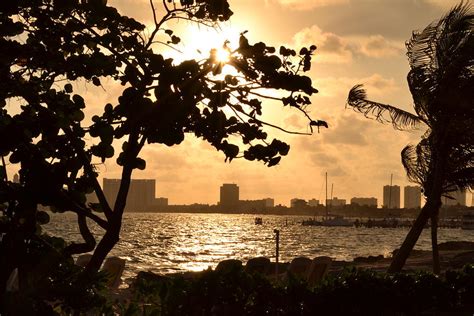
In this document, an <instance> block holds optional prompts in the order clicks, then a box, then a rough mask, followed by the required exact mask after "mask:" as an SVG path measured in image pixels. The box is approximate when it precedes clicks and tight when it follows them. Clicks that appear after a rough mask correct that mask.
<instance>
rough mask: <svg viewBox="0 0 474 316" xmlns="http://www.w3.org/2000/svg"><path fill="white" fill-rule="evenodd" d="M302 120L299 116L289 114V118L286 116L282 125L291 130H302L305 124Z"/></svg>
mask: <svg viewBox="0 0 474 316" xmlns="http://www.w3.org/2000/svg"><path fill="white" fill-rule="evenodd" d="M303 120H304V119H303V118H302V117H301V115H297V114H291V115H290V116H288V117H287V118H285V119H284V120H283V123H284V124H285V127H286V128H292V129H293V128H294V129H297V130H303V128H304V127H305V123H306V122H304V121H303Z"/></svg>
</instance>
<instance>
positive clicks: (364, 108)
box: [347, 84, 424, 130]
mask: <svg viewBox="0 0 474 316" xmlns="http://www.w3.org/2000/svg"><path fill="white" fill-rule="evenodd" d="M347 105H348V106H351V107H352V108H353V109H354V110H355V111H356V112H359V113H362V114H364V116H365V117H367V118H371V119H375V120H376V121H378V122H380V123H390V124H392V125H393V127H394V128H395V129H398V130H413V129H417V128H419V127H420V126H421V125H423V123H424V122H423V120H422V119H421V118H420V117H418V116H417V115H415V114H412V113H410V112H407V111H404V110H401V109H399V108H396V107H394V106H391V105H388V104H382V103H377V102H373V101H370V100H367V94H366V92H365V89H364V88H363V85H361V84H358V85H356V86H354V87H353V88H352V89H351V90H350V91H349V95H348V97H347Z"/></svg>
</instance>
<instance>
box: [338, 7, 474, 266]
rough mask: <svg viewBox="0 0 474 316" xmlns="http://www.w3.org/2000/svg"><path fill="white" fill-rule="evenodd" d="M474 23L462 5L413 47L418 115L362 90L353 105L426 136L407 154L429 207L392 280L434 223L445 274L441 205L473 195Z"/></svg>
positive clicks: (353, 95) (411, 77)
mask: <svg viewBox="0 0 474 316" xmlns="http://www.w3.org/2000/svg"><path fill="white" fill-rule="evenodd" d="M473 17H474V15H473V12H472V10H471V6H470V5H469V3H463V2H461V3H460V4H458V5H457V6H456V7H454V8H453V9H451V10H450V11H449V12H448V14H447V15H445V16H444V17H443V18H441V19H440V20H439V21H436V22H433V23H431V24H430V25H428V26H427V27H426V28H425V29H424V30H423V31H421V32H414V33H413V35H412V38H411V39H410V40H409V41H408V42H407V44H406V47H407V56H408V60H409V64H410V67H411V70H410V71H409V73H408V77H407V80H408V85H409V88H410V92H411V94H412V96H413V101H414V112H415V114H414V113H410V112H406V111H403V110H401V109H399V108H397V107H393V106H391V105H386V104H382V103H377V102H373V101H370V100H368V99H367V96H366V92H365V90H364V89H363V87H362V85H356V86H355V87H353V88H352V89H351V91H350V92H349V96H348V100H347V104H348V106H351V107H352V108H353V109H354V110H356V111H358V112H360V113H362V114H364V115H365V116H366V117H369V118H374V119H376V120H377V121H379V122H382V123H384V122H389V123H391V124H392V125H393V126H394V127H395V128H396V129H399V130H410V129H416V128H420V127H424V128H426V132H425V134H424V135H423V136H422V139H421V141H420V143H419V144H418V145H416V146H412V145H408V146H406V147H405V148H404V149H403V151H402V153H401V156H402V163H403V166H404V167H405V169H406V171H407V175H408V178H409V179H410V180H411V181H413V182H416V183H418V184H419V185H420V186H421V187H422V188H423V194H424V196H425V198H426V203H425V205H424V206H423V208H422V209H421V211H420V214H419V215H418V217H417V219H416V220H415V222H414V224H413V226H412V228H411V230H410V231H409V233H408V235H407V236H406V238H405V240H404V242H403V244H402V246H401V248H400V250H399V251H398V252H397V253H396V255H395V256H394V258H393V260H392V263H391V265H390V267H389V270H388V271H389V272H398V271H400V270H401V269H402V268H403V266H404V264H405V261H406V259H407V258H408V256H409V254H410V252H411V250H412V249H413V247H414V246H415V244H416V242H417V240H418V238H419V236H420V234H421V232H422V230H423V227H424V226H425V224H426V223H427V222H428V219H431V224H432V225H431V227H432V230H431V237H432V246H433V270H434V272H435V273H439V270H440V267H439V256H438V248H437V218H438V213H439V208H440V207H441V197H442V196H443V195H447V194H449V192H450V191H452V190H454V189H467V188H471V189H472V188H473V187H474V131H473V128H472V126H474V106H473V100H474V74H473V72H474V36H473V25H474V19H473Z"/></svg>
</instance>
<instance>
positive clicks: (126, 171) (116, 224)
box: [86, 166, 133, 273]
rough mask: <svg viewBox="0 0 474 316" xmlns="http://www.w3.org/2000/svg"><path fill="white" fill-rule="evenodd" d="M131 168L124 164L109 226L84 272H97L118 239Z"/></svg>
mask: <svg viewBox="0 0 474 316" xmlns="http://www.w3.org/2000/svg"><path fill="white" fill-rule="evenodd" d="M132 171H133V168H132V167H130V166H124V168H123V170H122V181H121V182H120V188H119V192H118V194H117V199H116V201H115V206H114V211H113V213H112V214H111V218H110V219H109V226H108V228H107V231H106V232H105V235H104V237H103V238H102V240H101V241H100V242H99V244H98V245H97V248H96V249H95V251H94V254H93V255H92V258H91V260H90V261H89V263H88V264H87V266H86V273H89V272H97V271H99V269H100V266H101V265H102V262H104V260H105V258H106V257H107V255H108V254H109V252H110V251H111V250H112V248H114V246H115V244H116V243H117V242H118V241H119V239H120V230H121V228H122V215H123V212H124V210H125V206H126V203H127V195H128V189H129V188H130V182H131V177H132Z"/></svg>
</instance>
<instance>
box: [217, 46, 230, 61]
mask: <svg viewBox="0 0 474 316" xmlns="http://www.w3.org/2000/svg"><path fill="white" fill-rule="evenodd" d="M230 54H231V53H230V49H229V48H227V47H222V48H215V57H216V60H217V62H219V63H221V64H225V63H227V62H229V60H230Z"/></svg>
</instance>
